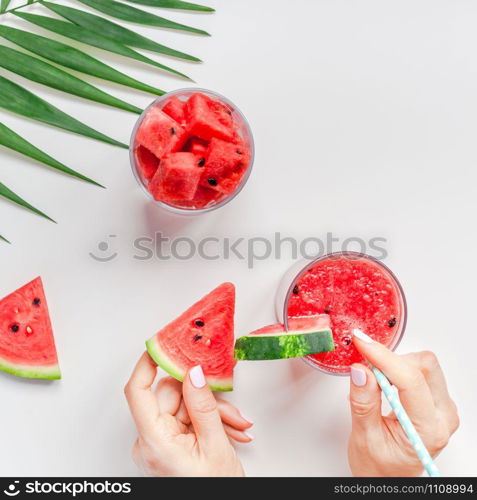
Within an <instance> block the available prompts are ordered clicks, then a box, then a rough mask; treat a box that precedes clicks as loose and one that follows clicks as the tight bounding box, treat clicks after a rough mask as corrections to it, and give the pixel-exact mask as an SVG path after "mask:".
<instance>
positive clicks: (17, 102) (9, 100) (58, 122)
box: [0, 76, 128, 149]
mask: <svg viewBox="0 0 477 500" xmlns="http://www.w3.org/2000/svg"><path fill="white" fill-rule="evenodd" d="M0 107H2V108H4V109H7V110H8V111H11V112H12V113H17V114H19V115H22V116H26V117H27V118H31V119H33V120H37V121H40V122H43V123H48V124H49V125H53V126H54V127H58V128H61V129H64V130H69V131H70V132H74V133H75V134H79V135H84V136H86V137H91V138H92V139H97V140H98V141H103V142H107V143H108V144H113V145H115V146H119V147H122V148H125V149H128V146H127V145H126V144H122V143H121V142H118V141H116V140H115V139H111V138H110V137H108V136H106V135H104V134H102V133H101V132H97V131H96V130H94V129H92V128H90V127H88V126H87V125H85V124H84V123H81V122H80V121H78V120H76V119H75V118H73V117H71V116H70V115H67V114H66V113H64V112H63V111H61V110H60V109H58V108H56V107H55V106H53V105H52V104H50V103H48V102H47V101H45V100H43V99H41V98H40V97H37V96H36V95H35V94H32V93H31V92H30V91H28V90H26V89H24V88H23V87H20V85H17V84H16V83H13V82H12V81H10V80H7V79H6V78H4V77H2V76H0Z"/></svg>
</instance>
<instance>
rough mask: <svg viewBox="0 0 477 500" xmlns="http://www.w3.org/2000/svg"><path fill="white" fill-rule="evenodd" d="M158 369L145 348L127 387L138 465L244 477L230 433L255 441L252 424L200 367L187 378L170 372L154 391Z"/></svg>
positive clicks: (155, 470) (159, 471) (162, 471)
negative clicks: (211, 386) (213, 387)
mask: <svg viewBox="0 0 477 500" xmlns="http://www.w3.org/2000/svg"><path fill="white" fill-rule="evenodd" d="M156 374H157V366H156V364H155V363H154V361H153V360H152V359H151V357H150V356H149V354H148V353H147V352H145V353H144V354H143V356H142V357H141V359H140V360H139V362H138V364H137V365H136V368H135V370H134V372H133V374H132V376H131V378H130V380H129V382H128V384H127V385H126V388H125V393H126V398H127V400H128V403H129V407H130V409H131V413H132V416H133V418H134V421H135V423H136V427H137V431H138V438H137V440H136V443H135V445H134V449H133V458H134V461H135V462H136V464H137V465H138V466H139V467H140V468H141V469H142V471H143V472H144V473H145V474H146V475H148V476H176V477H177V476H186V477H188V476H243V475H244V472H243V469H242V465H241V463H240V460H239V459H238V457H237V455H236V453H235V450H234V448H233V447H232V445H231V443H230V441H229V438H232V439H234V440H235V441H239V442H242V443H248V442H250V441H251V440H252V439H253V438H252V436H251V434H249V433H248V432H247V429H248V428H249V427H251V426H252V423H251V422H250V421H248V420H247V419H245V418H244V417H243V416H242V415H241V414H240V412H239V411H238V410H237V409H236V408H235V407H234V406H232V405H231V404H230V403H227V402H226V401H223V400H217V399H216V398H215V397H214V395H213V393H212V391H211V390H210V389H209V387H208V386H207V384H206V381H205V378H204V374H203V372H202V368H201V367H200V366H196V367H194V368H192V369H191V370H189V372H188V373H187V374H186V375H185V378H184V382H183V383H181V382H179V381H178V380H176V379H173V378H172V377H166V378H163V379H161V380H160V381H159V382H158V384H157V388H156V389H155V390H152V385H153V383H154V379H155V378H156Z"/></svg>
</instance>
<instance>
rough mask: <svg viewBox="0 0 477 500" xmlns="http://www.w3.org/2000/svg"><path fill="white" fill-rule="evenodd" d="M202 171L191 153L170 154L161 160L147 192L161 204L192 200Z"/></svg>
mask: <svg viewBox="0 0 477 500" xmlns="http://www.w3.org/2000/svg"><path fill="white" fill-rule="evenodd" d="M202 171H203V169H202V168H201V167H199V166H198V160H197V157H196V156H195V155H194V154H193V153H171V154H170V155H168V156H166V157H165V158H164V159H163V160H161V163H160V165H159V168H158V169H157V172H156V173H155V175H154V177H153V178H152V180H151V183H150V184H149V191H150V192H151V193H152V195H153V196H154V199H156V200H159V201H163V202H171V201H180V200H192V199H193V198H194V195H195V193H196V191H197V187H198V185H199V181H200V176H201V175H202Z"/></svg>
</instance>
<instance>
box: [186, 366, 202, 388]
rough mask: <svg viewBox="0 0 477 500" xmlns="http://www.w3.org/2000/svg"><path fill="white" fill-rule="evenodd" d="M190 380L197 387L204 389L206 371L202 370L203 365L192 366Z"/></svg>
mask: <svg viewBox="0 0 477 500" xmlns="http://www.w3.org/2000/svg"><path fill="white" fill-rule="evenodd" d="M189 377H190V381H191V382H192V385H193V386H194V387H195V388H197V389H202V387H204V385H205V377H204V372H203V371H202V366H200V365H197V366H194V368H192V370H191V371H190V372H189Z"/></svg>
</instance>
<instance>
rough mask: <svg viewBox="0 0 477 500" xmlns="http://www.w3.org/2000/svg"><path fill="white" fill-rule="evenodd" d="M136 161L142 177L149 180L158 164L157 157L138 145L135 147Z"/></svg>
mask: <svg viewBox="0 0 477 500" xmlns="http://www.w3.org/2000/svg"><path fill="white" fill-rule="evenodd" d="M136 161H137V164H138V166H139V170H140V171H141V174H142V175H143V177H144V178H145V179H147V180H148V181H150V180H151V179H152V178H153V177H154V174H155V173H156V171H157V167H158V166H159V158H158V157H157V156H156V155H154V154H153V153H151V151H149V149H147V148H145V147H144V146H139V147H138V148H137V149H136Z"/></svg>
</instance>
